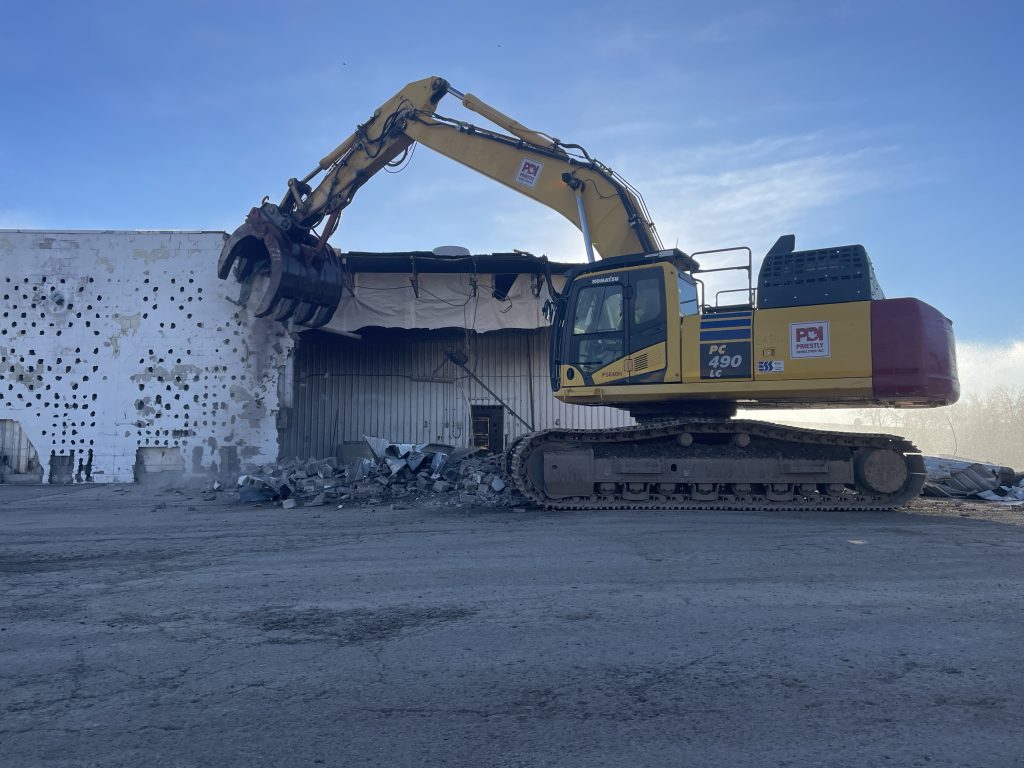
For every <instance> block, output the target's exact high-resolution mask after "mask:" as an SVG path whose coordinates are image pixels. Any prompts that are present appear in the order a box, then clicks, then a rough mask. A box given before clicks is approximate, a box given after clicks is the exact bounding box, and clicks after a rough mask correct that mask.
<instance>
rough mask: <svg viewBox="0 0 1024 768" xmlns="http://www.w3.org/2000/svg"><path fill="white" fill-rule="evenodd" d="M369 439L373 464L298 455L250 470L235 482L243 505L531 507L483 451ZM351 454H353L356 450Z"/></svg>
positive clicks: (496, 457)
mask: <svg viewBox="0 0 1024 768" xmlns="http://www.w3.org/2000/svg"><path fill="white" fill-rule="evenodd" d="M365 441H366V446H367V447H368V448H369V450H368V451H367V455H372V456H373V457H374V458H372V459H368V458H363V457H358V458H354V459H349V460H346V461H344V462H342V461H338V460H337V459H335V458H333V457H330V458H326V459H316V458H309V459H298V458H296V459H289V460H282V461H279V462H278V463H276V464H269V465H265V466H259V467H252V468H250V469H249V471H248V473H247V474H244V475H242V476H241V477H239V479H238V488H239V490H238V493H239V500H240V501H245V502H250V503H259V502H265V501H281V502H282V506H283V507H285V508H286V509H292V508H294V507H296V506H306V507H312V506H324V505H328V504H330V505H332V506H335V507H337V508H339V509H340V508H341V507H342V504H341V503H340V502H345V501H350V500H351V501H355V502H362V503H370V504H380V503H385V502H388V501H391V500H396V499H402V500H404V501H406V502H409V504H407V505H402V508H413V507H415V506H417V505H418V503H425V504H431V505H434V506H438V505H440V506H457V505H458V506H464V505H470V506H484V507H509V508H519V509H521V508H523V505H524V504H526V503H528V502H527V500H526V498H525V497H523V496H522V494H520V493H519V492H518V491H516V490H514V489H513V488H512V487H511V486H510V485H509V483H508V482H507V478H504V477H503V476H502V474H503V468H502V465H503V461H502V457H501V456H500V455H494V454H485V453H483V452H482V451H481V449H479V448H454V447H453V446H450V445H441V444H437V443H422V444H411V443H392V442H390V441H388V440H385V439H383V438H379V437H370V436H367V437H366V438H365ZM346 449H347V451H348V456H351V455H352V446H346ZM287 502H292V503H291V504H287ZM396 508H397V507H396Z"/></svg>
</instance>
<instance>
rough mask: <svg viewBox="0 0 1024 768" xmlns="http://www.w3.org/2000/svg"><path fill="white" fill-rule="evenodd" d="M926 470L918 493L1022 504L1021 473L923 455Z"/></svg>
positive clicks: (959, 460) (989, 465)
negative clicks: (920, 490) (924, 479)
mask: <svg viewBox="0 0 1024 768" xmlns="http://www.w3.org/2000/svg"><path fill="white" fill-rule="evenodd" d="M924 463H925V470H926V471H927V473H928V477H927V480H926V481H925V484H924V490H923V491H922V495H924V496H938V497H943V498H954V499H966V498H975V499H983V500H985V501H998V502H1003V503H1007V504H1014V505H1021V506H1024V475H1022V474H1021V473H1019V472H1015V471H1014V470H1013V469H1012V468H1010V467H1004V466H1000V465H998V464H988V463H986V462H972V461H964V460H963V459H951V458H946V457H940V456H926V457H925V459H924Z"/></svg>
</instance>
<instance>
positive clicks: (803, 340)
mask: <svg viewBox="0 0 1024 768" xmlns="http://www.w3.org/2000/svg"><path fill="white" fill-rule="evenodd" d="M789 356H790V357H793V358H798V357H828V356H829V349H828V321H827V320H822V321H818V322H813V323H791V324H790V326H789Z"/></svg>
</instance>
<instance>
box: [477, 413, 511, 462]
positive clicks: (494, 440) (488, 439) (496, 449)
mask: <svg viewBox="0 0 1024 768" xmlns="http://www.w3.org/2000/svg"><path fill="white" fill-rule="evenodd" d="M470 413H471V415H472V417H473V445H475V446H476V447H478V448H486V449H487V450H488V451H490V452H491V453H501V452H502V451H503V450H505V409H504V408H502V407H501V406H500V405H474V406H471V407H470Z"/></svg>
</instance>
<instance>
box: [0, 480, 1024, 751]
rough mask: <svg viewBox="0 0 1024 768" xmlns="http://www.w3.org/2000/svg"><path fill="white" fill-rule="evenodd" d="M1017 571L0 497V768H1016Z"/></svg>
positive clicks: (477, 525) (961, 562) (835, 517)
mask: <svg viewBox="0 0 1024 768" xmlns="http://www.w3.org/2000/svg"><path fill="white" fill-rule="evenodd" d="M154 502H159V503H156V504H154ZM1022 558H1024V527H1021V526H1019V525H1005V524H1000V523H996V522H991V521H986V520H978V519H974V518H971V519H967V518H965V517H960V516H948V515H946V516H944V515H935V514H931V513H930V512H929V510H928V509H926V508H924V507H919V508H915V512H910V513H908V512H894V513H885V514H877V513H868V514H860V515H858V514H850V513H843V514H840V513H824V514H820V515H813V514H807V513H800V514H795V513H794V514H776V515H770V514H766V513H743V512H735V513H731V512H711V513H700V514H695V513H647V512H642V513H641V512H598V513H590V514H587V513H551V512H544V511H526V512H514V511H507V510H505V511H498V510H473V509H452V508H442V509H432V508H422V509H401V510H394V509H390V508H386V507H376V508H374V507H354V508H348V507H346V508H345V509H341V510H336V509H331V508H329V507H320V508H307V509H302V508H300V509H295V510H282V509H280V508H279V507H265V508H264V507H253V506H246V505H237V504H230V503H226V502H225V501H219V500H216V501H210V500H205V499H203V497H202V495H201V494H198V493H196V494H190V493H187V492H186V493H176V492H173V491H152V490H145V489H141V488H137V487H133V486H127V487H124V486H123V487H113V486H73V487H67V488H58V487H48V486H43V487H34V488H30V487H10V486H0V712H2V718H0V764H2V765H5V766H17V768H30V767H31V766H47V767H53V768H57V767H60V768H80V767H83V768H84V767H85V766H89V767H93V766H95V767H96V768H100V767H102V768H116V767H119V766H132V767H133V768H135V767H136V766H143V765H144V766H174V767H175V768H181V767H190V766H246V767H247V768H248V767H251V766H264V765H266V766H275V768H286V767H290V766H317V765H327V766H346V767H348V766H380V765H387V766H474V767H476V766H509V767H525V766H581V767H582V766H587V768H592V767H594V766H665V765H689V766H730V768H731V767H732V766H741V765H757V766H800V767H802V766H811V765H829V766H851V767H853V766H857V768H861V767H863V766H876V765H877V766H882V765H891V766H917V765H920V766H930V767H934V766H979V767H980V766H985V767H986V768H993V767H997V766H1011V765H1019V764H1020V760H1021V756H1022V755H1024V730H1022V729H1021V727H1020V723H1021V712H1022V710H1024V685H1022V683H1024V674H1022V671H1024V662H1022V661H1021V648H1020V639H1021V636H1022V629H1024V618H1022V617H1024V611H1022V609H1024V568H1022V565H1024V563H1022Z"/></svg>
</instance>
